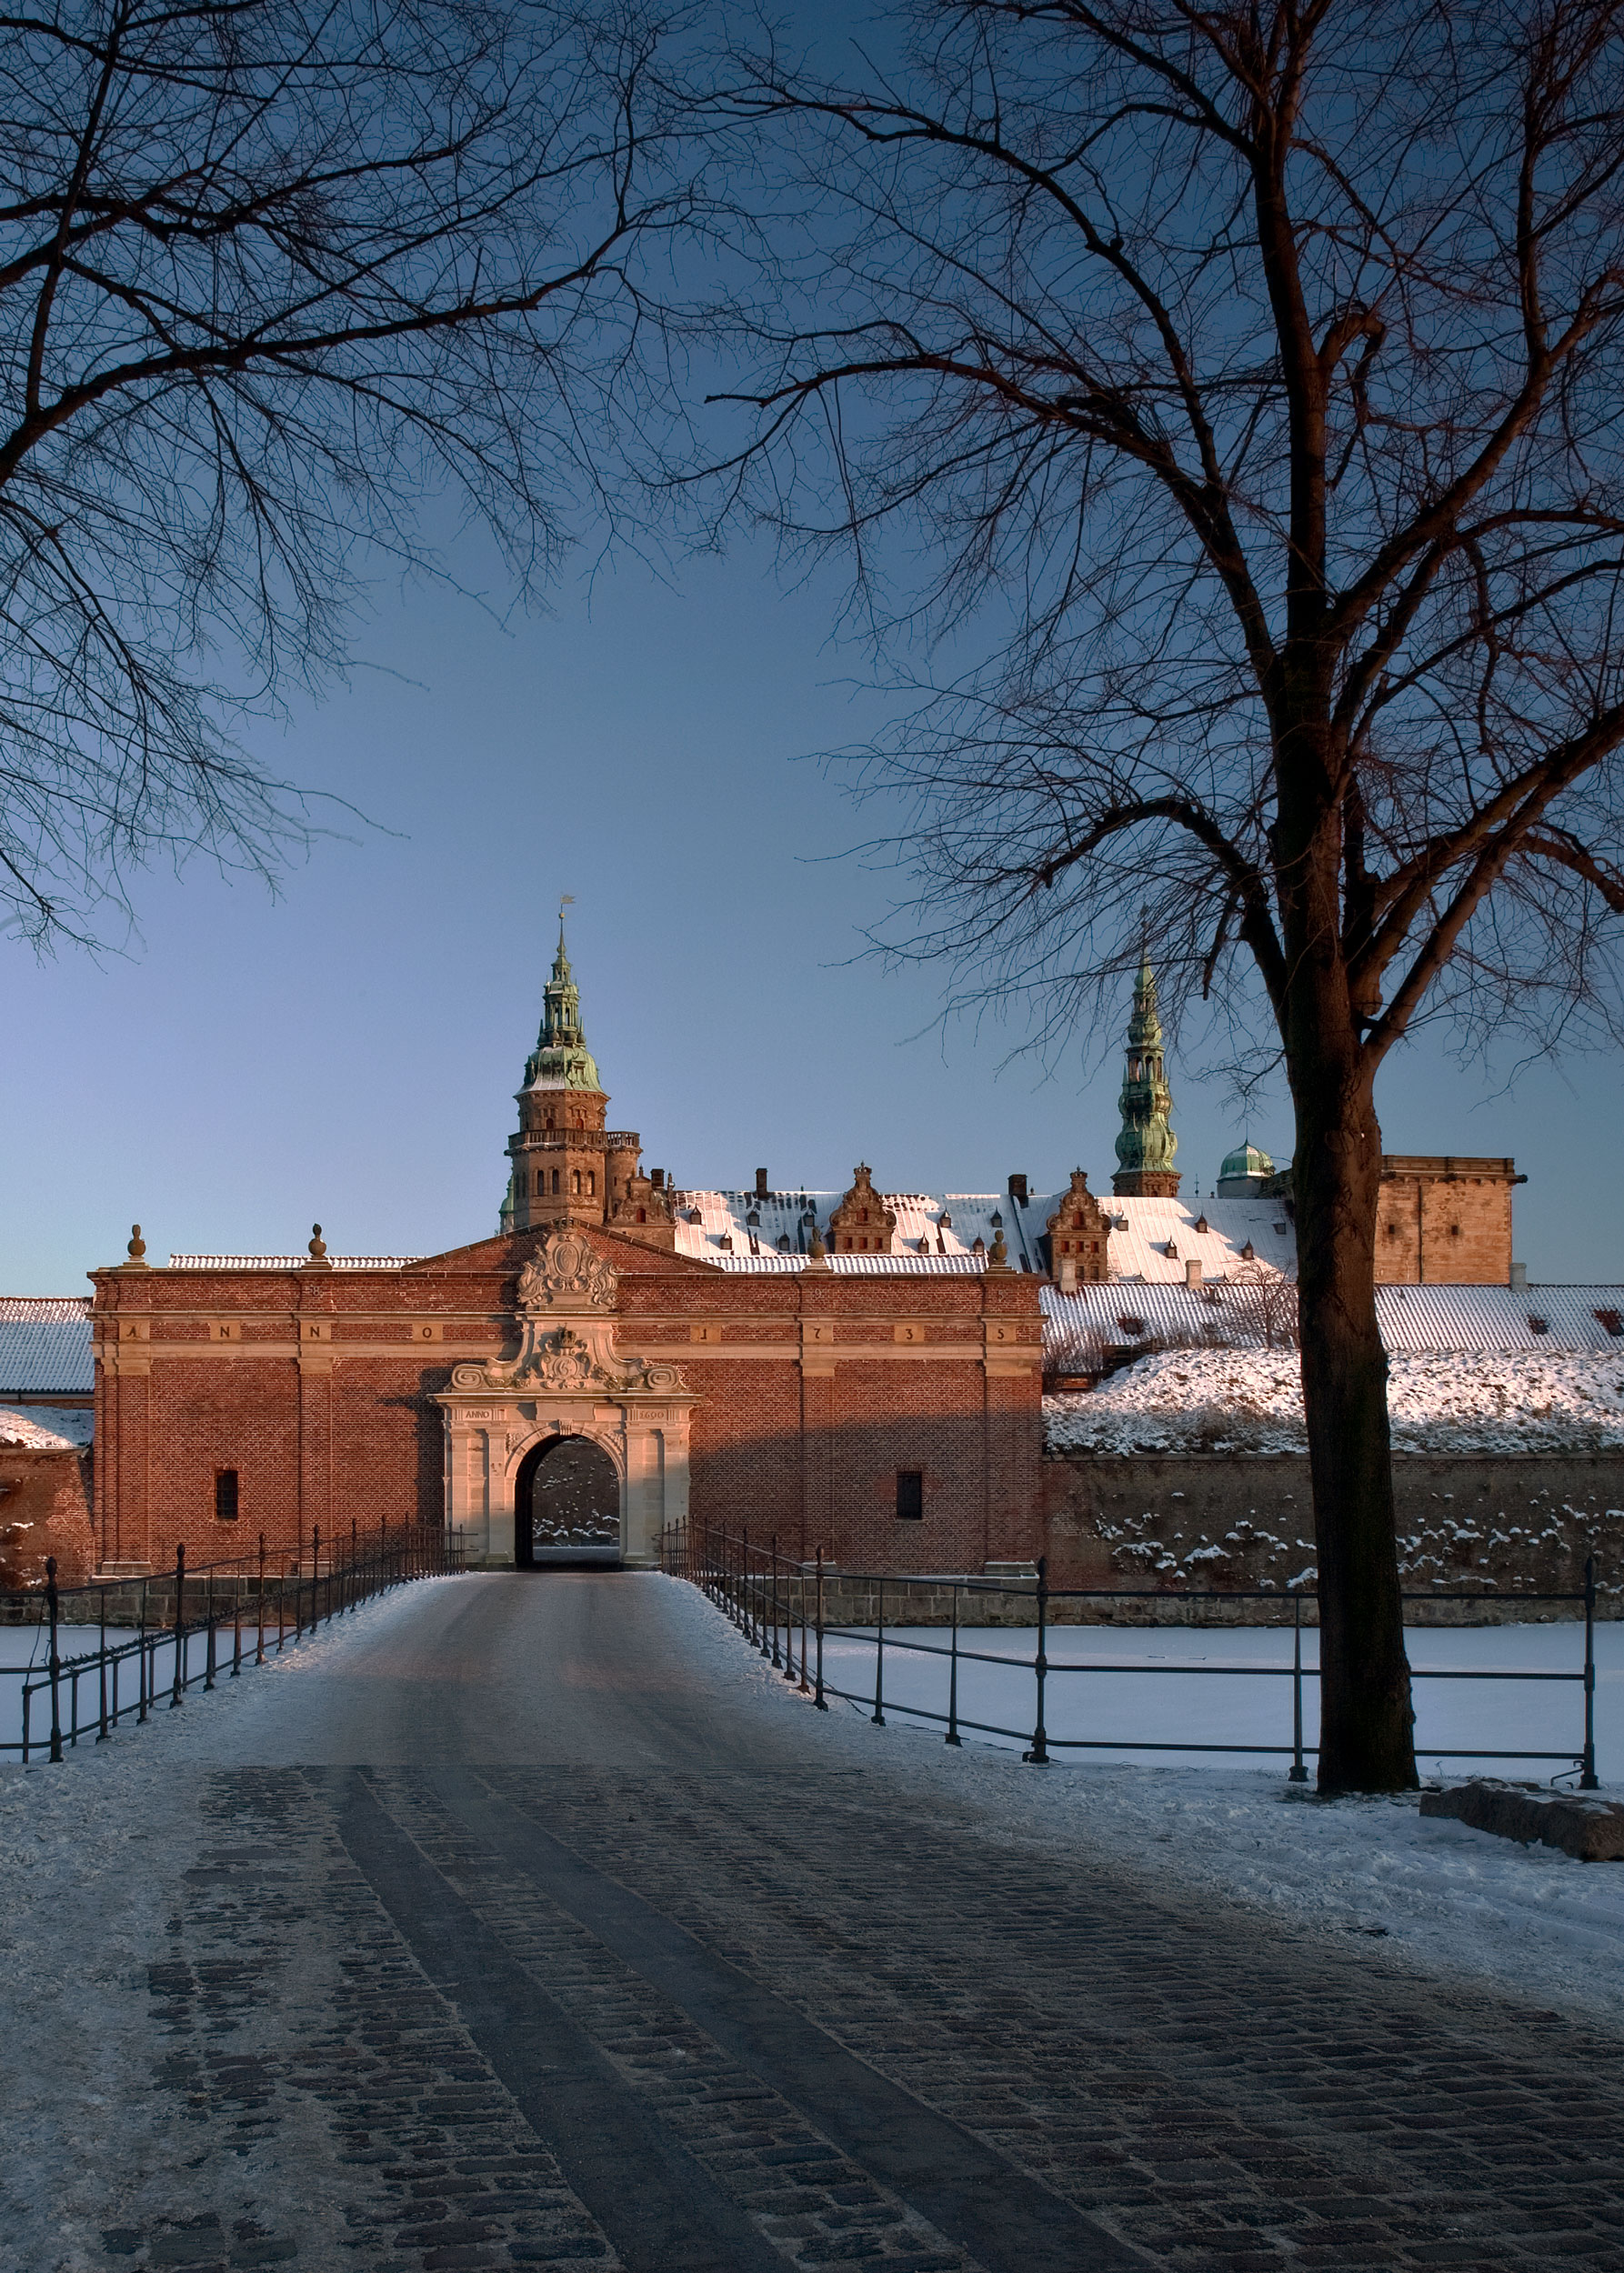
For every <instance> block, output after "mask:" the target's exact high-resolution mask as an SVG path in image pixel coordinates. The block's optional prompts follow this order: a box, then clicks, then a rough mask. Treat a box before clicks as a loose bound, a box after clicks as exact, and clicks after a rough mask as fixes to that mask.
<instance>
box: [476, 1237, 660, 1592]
mask: <svg viewBox="0 0 1624 2273" xmlns="http://www.w3.org/2000/svg"><path fill="white" fill-rule="evenodd" d="M616 1301H617V1278H616V1275H615V1272H614V1271H613V1270H612V1269H611V1267H609V1265H608V1264H606V1262H605V1261H604V1260H603V1259H602V1257H600V1256H599V1255H598V1254H597V1253H596V1250H595V1249H594V1248H593V1247H592V1245H591V1243H590V1241H589V1240H587V1239H586V1238H584V1237H582V1236H581V1234H580V1233H579V1232H578V1231H572V1230H569V1229H568V1228H561V1229H559V1230H556V1231H554V1232H552V1233H550V1234H549V1235H548V1236H547V1237H546V1239H545V1240H544V1241H543V1242H542V1245H541V1246H540V1247H538V1249H537V1250H536V1254H535V1255H534V1256H533V1257H531V1259H530V1260H529V1262H527V1263H526V1265H525V1267H524V1269H523V1270H522V1271H521V1272H520V1273H519V1278H518V1287H517V1294H516V1307H515V1311H514V1326H513V1332H514V1338H515V1340H516V1344H517V1347H516V1349H515V1351H514V1354H513V1355H512V1356H511V1357H495V1358H489V1359H487V1360H486V1361H485V1362H484V1363H482V1364H467V1365H460V1366H454V1367H452V1369H451V1386H450V1387H449V1388H448V1389H445V1390H442V1391H441V1392H440V1394H439V1395H438V1396H437V1397H436V1399H435V1402H436V1404H437V1405H438V1406H439V1407H440V1409H441V1411H442V1413H443V1414H444V1416H445V1427H446V1522H447V1524H448V1525H449V1526H450V1527H451V1528H452V1529H453V1530H454V1531H456V1532H457V1533H458V1534H459V1535H460V1536H461V1537H462V1540H463V1544H464V1548H465V1551H466V1555H467V1557H468V1559H469V1561H470V1562H471V1563H473V1564H475V1565H476V1566H482V1567H486V1568H491V1567H498V1568H507V1567H511V1565H512V1563H513V1559H514V1507H513V1488H514V1478H515V1476H516V1473H517V1470H518V1467H519V1463H520V1461H521V1460H522V1459H523V1457H524V1456H525V1454H526V1452H527V1451H529V1449H530V1448H531V1447H532V1446H533V1445H535V1444H536V1443H537V1442H538V1441H539V1440H540V1439H541V1438H542V1437H546V1436H548V1435H560V1436H582V1437H591V1438H593V1440H594V1441H595V1442H596V1443H598V1444H600V1445H601V1446H603V1447H604V1448H605V1450H606V1451H607V1452H608V1453H609V1455H610V1457H611V1458H612V1459H613V1460H614V1462H615V1464H616V1468H617V1473H618V1474H619V1477H620V1479H621V1553H622V1559H623V1560H624V1561H626V1562H627V1563H630V1564H635V1565H640V1566H647V1565H650V1564H653V1563H654V1562H656V1561H657V1557H658V1543H659V1534H660V1531H661V1529H662V1527H664V1526H666V1525H667V1524H674V1523H681V1522H684V1521H686V1519H687V1479H688V1416H689V1414H690V1412H691V1410H692V1408H693V1406H694V1403H695V1398H694V1396H693V1393H692V1392H691V1391H690V1390H689V1388H688V1387H687V1383H686V1382H685V1381H684V1380H683V1377H682V1375H681V1373H680V1372H679V1371H678V1369H677V1367H675V1366H668V1365H660V1364H653V1363H650V1362H649V1361H648V1360H647V1359H646V1358H643V1357H637V1355H635V1354H633V1353H627V1352H624V1351H622V1350H620V1349H619V1348H618V1347H617V1345H616V1339H615V1328H616V1324H617V1319H616Z"/></svg>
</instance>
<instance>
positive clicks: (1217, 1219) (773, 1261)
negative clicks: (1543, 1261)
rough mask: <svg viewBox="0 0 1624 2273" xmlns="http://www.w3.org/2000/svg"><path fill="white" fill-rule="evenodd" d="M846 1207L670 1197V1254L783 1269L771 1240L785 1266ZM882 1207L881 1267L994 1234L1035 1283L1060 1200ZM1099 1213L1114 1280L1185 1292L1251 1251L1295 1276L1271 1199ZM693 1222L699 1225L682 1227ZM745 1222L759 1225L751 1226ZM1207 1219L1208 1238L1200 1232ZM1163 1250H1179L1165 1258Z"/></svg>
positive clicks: (1282, 1222) (1109, 1208) (1171, 1202)
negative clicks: (1188, 1282)
mask: <svg viewBox="0 0 1624 2273" xmlns="http://www.w3.org/2000/svg"><path fill="white" fill-rule="evenodd" d="M845 1197H846V1195H845V1193H844V1192H817V1191H807V1189H806V1188H805V1187H797V1188H795V1189H794V1190H790V1191H780V1192H769V1193H767V1195H766V1196H765V1197H757V1194H756V1193H754V1192H750V1191H743V1192H720V1191H718V1192H693V1191H678V1192H677V1193H675V1194H674V1195H673V1198H674V1200H675V1203H676V1207H677V1253H678V1255H687V1256H691V1257H694V1259H695V1260H696V1261H698V1262H702V1263H726V1264H727V1265H728V1266H729V1267H731V1268H733V1269H735V1270H737V1269H740V1268H750V1269H767V1270H774V1269H777V1268H780V1267H782V1262H783V1259H784V1258H783V1257H782V1256H781V1253H780V1250H779V1247H778V1241H779V1240H780V1239H781V1238H783V1239H787V1240H788V1242H789V1254H790V1257H797V1256H801V1255H804V1254H805V1252H806V1248H807V1239H808V1237H809V1236H810V1227H809V1226H808V1225H807V1222H806V1220H805V1218H806V1217H807V1211H808V1210H810V1211H811V1212H812V1213H813V1214H814V1215H815V1216H816V1217H817V1227H818V1230H819V1231H820V1232H822V1233H823V1234H824V1235H825V1236H826V1237H827V1232H828V1223H829V1217H830V1216H831V1215H832V1214H833V1213H834V1211H835V1209H836V1208H837V1207H839V1205H840V1202H841V1201H842V1200H843V1199H844V1198H845ZM881 1197H883V1198H884V1201H885V1204H886V1206H887V1207H889V1208H892V1209H894V1210H895V1212H896V1217H897V1229H896V1232H895V1235H894V1237H893V1239H892V1253H891V1254H890V1255H889V1256H888V1257H887V1256H881V1257H878V1258H875V1257H862V1256H851V1257H847V1256H842V1257H839V1258H838V1261H839V1262H842V1263H845V1262H848V1261H849V1262H854V1263H855V1262H867V1263H868V1264H873V1263H874V1262H875V1261H876V1259H877V1261H878V1263H879V1265H880V1267H881V1268H882V1269H884V1268H895V1267H897V1264H898V1263H899V1262H901V1261H903V1260H905V1259H906V1258H907V1257H910V1256H911V1257H914V1258H915V1261H916V1263H917V1262H918V1261H920V1260H922V1259H923V1258H924V1257H927V1256H929V1257H937V1256H938V1255H939V1256H944V1257H955V1256H957V1257H964V1258H968V1257H970V1255H971V1254H972V1252H973V1249H974V1247H975V1242H976V1241H977V1239H979V1240H980V1241H981V1242H982V1245H983V1247H984V1248H990V1247H991V1246H992V1243H993V1241H994V1239H995V1238H996V1237H997V1234H998V1232H999V1230H1000V1229H1001V1230H1002V1231H1003V1234H1004V1241H1005V1245H1006V1246H1007V1248H1008V1250H1009V1263H1010V1267H1011V1268H1012V1269H1013V1270H1026V1271H1036V1272H1038V1273H1043V1272H1044V1269H1045V1266H1044V1257H1043V1253H1042V1250H1041V1248H1040V1247H1039V1244H1038V1243H1039V1241H1040V1240H1042V1239H1043V1237H1045V1227H1046V1226H1047V1225H1048V1219H1049V1217H1051V1216H1052V1215H1053V1214H1054V1213H1055V1210H1056V1209H1057V1208H1058V1207H1059V1205H1060V1202H1061V1200H1062V1198H1063V1197H1065V1195H1064V1194H1063V1193H1061V1192H1048V1193H1034V1194H1032V1195H1031V1196H1030V1197H1028V1200H1027V1201H1026V1203H1025V1204H1024V1206H1023V1204H1022V1203H1021V1202H1020V1201H1019V1200H1018V1199H1015V1198H1014V1197H1012V1196H1011V1195H1010V1194H1009V1193H1007V1192H886V1193H884V1194H882V1195H881ZM1100 1204H1101V1206H1102V1207H1104V1209H1105V1211H1106V1215H1107V1217H1108V1220H1109V1222H1110V1225H1111V1229H1110V1233H1109V1237H1108V1249H1107V1263H1108V1268H1109V1270H1110V1272H1111V1274H1112V1276H1113V1277H1119V1278H1125V1279H1134V1280H1144V1281H1146V1282H1147V1283H1151V1284H1154V1283H1156V1282H1158V1281H1165V1282H1166V1283H1168V1285H1178V1286H1180V1287H1182V1285H1183V1284H1184V1277H1185V1265H1186V1263H1187V1262H1188V1261H1190V1260H1191V1259H1194V1260H1195V1261H1197V1262H1198V1263H1199V1264H1200V1266H1201V1269H1202V1275H1203V1277H1208V1278H1213V1277H1227V1276H1228V1274H1229V1273H1230V1272H1232V1271H1236V1270H1238V1269H1239V1268H1240V1267H1241V1264H1242V1257H1241V1249H1242V1248H1243V1247H1245V1246H1247V1245H1248V1242H1249V1243H1250V1245H1251V1247H1252V1248H1253V1250H1254V1253H1255V1254H1256V1256H1257V1257H1258V1260H1259V1261H1261V1262H1264V1263H1268V1264H1272V1265H1273V1266H1274V1267H1275V1268H1276V1269H1277V1270H1290V1269H1292V1268H1293V1267H1295V1263H1296V1256H1297V1248H1296V1242H1295V1239H1294V1237H1293V1235H1292V1229H1291V1225H1290V1222H1289V1220H1288V1217H1287V1216H1286V1213H1285V1209H1284V1207H1283V1205H1282V1203H1281V1202H1280V1201H1279V1200H1277V1199H1259V1198H1258V1197H1255V1196H1248V1197H1246V1198H1244V1199H1206V1200H1200V1199H1197V1200H1188V1201H1186V1200H1180V1199H1113V1198H1111V1197H1109V1196H1107V1197H1104V1198H1103V1199H1102V1200H1101V1203H1100ZM696 1213H697V1216H698V1221H697V1223H696V1222H692V1221H690V1220H689V1218H690V1217H691V1216H692V1215H694V1214H696ZM752 1215H755V1216H756V1217H757V1218H758V1220H757V1222H755V1223H752V1222H751V1221H750V1217H751V1216H752ZM944 1217H946V1218H947V1221H946V1222H945V1223H944V1221H943V1218H944ZM994 1217H997V1218H998V1220H997V1222H996V1223H995V1222H994V1220H993V1218H994ZM1203 1217H1204V1218H1205V1219H1206V1222H1207V1226H1208V1228H1207V1229H1206V1230H1205V1231H1198V1230H1197V1229H1196V1225H1197V1223H1198V1221H1199V1220H1200V1219H1202V1218H1203ZM724 1239H727V1240H730V1241H731V1243H732V1244H731V1247H723V1245H722V1241H723V1240H724ZM752 1240H754V1242H755V1246H756V1251H755V1252H753V1251H752V1246H751V1242H752ZM1169 1245H1170V1246H1171V1247H1173V1248H1174V1250H1175V1252H1174V1253H1173V1254H1171V1255H1169V1253H1168V1247H1169ZM741 1257H742V1258H743V1261H742V1263H741V1260H740V1258H741Z"/></svg>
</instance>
